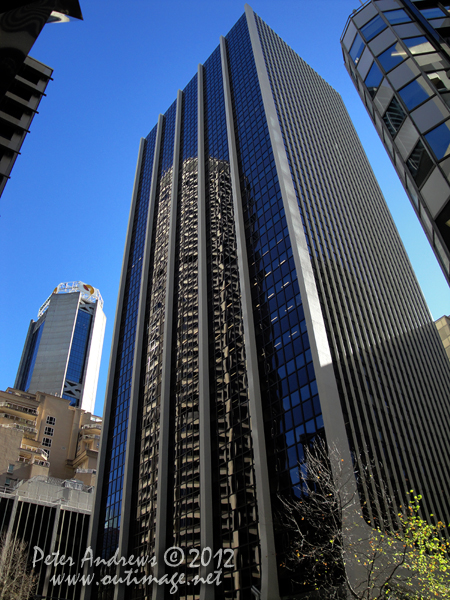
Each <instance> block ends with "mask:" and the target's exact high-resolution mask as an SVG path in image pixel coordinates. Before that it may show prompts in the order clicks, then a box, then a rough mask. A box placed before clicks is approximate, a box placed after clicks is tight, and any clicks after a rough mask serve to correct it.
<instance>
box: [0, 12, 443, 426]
mask: <svg viewBox="0 0 450 600" xmlns="http://www.w3.org/2000/svg"><path fill="white" fill-rule="evenodd" d="M80 4H81V7H82V10H83V14H84V21H72V22H70V23H66V24H53V25H47V26H46V27H45V28H44V30H43V32H42V33H41V36H40V37H39V39H38V41H37V42H36V44H35V45H34V47H33V49H32V51H31V56H33V58H36V59H37V60H40V61H41V62H43V63H45V64H47V65H49V66H50V67H52V68H53V69H54V73H53V79H54V81H52V82H50V84H49V86H48V88H47V97H45V98H43V100H42V102H41V105H40V107H39V114H38V115H37V116H36V117H35V119H34V121H33V123H32V125H31V133H29V134H28V136H27V138H26V140H25V143H24V145H23V147H22V154H21V156H19V158H18V160H17V162H16V165H15V167H14V169H13V172H12V178H11V180H10V181H9V182H8V184H7V185H6V189H5V191H4V193H3V196H2V197H1V198H0V256H1V259H0V261H1V263H0V269H1V273H2V279H3V290H4V291H3V293H2V295H1V300H0V302H1V306H0V389H2V390H4V389H6V388H7V387H9V386H11V387H12V386H13V385H14V380H15V376H16V371H17V367H18V364H19V361H20V356H21V352H22V348H23V343H24V341H25V336H26V332H27V329H28V325H29V322H30V320H31V319H36V317H37V311H38V308H39V306H40V305H41V304H42V302H43V301H44V300H45V299H46V298H47V296H48V295H49V294H50V293H51V292H52V290H53V289H54V288H55V287H56V286H57V285H58V284H59V283H61V282H64V281H76V280H81V281H84V282H85V283H89V284H91V285H93V286H94V287H97V288H99V289H100V292H101V294H102V296H103V298H104V301H105V304H104V311H105V313H106V316H107V325H106V335H105V344H104V349H103V357H102V367H101V372H100V380H99V387H98V393H97V402H96V410H95V412H96V414H100V415H101V414H102V412H103V400H104V395H105V389H106V379H107V373H108V363H109V352H110V345H111V338H112V331H113V325H114V315H115V310H116V301H117V291H118V285H119V278H120V270H121V264H122V256H123V248H124V243H125V234H126V228H127V221H128V214H129V207H130V200H131V192H132V187H133V181H134V173H135V168H136V159H137V152H138V146H139V139H140V138H141V137H145V136H146V135H147V134H148V132H149V131H150V130H151V129H152V127H153V126H154V125H155V123H156V121H157V118H158V115H159V113H164V112H165V111H166V109H167V108H168V107H169V105H170V104H171V103H172V102H173V100H174V99H175V97H176V93H177V90H178V89H179V88H180V89H182V88H184V87H185V85H186V84H187V83H188V82H189V80H190V79H191V78H192V76H193V75H194V74H195V72H196V70H197V65H198V63H200V62H204V61H205V60H206V59H207V58H208V56H209V55H210V54H211V52H212V51H213V50H214V48H215V47H216V46H217V45H218V43H219V38H220V35H226V33H227V32H228V31H229V30H230V29H231V27H232V26H233V24H234V23H235V22H236V21H237V20H238V18H239V17H240V16H241V14H242V13H243V11H244V3H243V2H241V1H237V0H195V2H187V1H186V0H165V2H164V3H163V2H156V1H155V0H127V1H126V2H125V1H124V0H108V2H105V1H104V0H80ZM251 6H252V8H253V9H254V10H255V12H257V13H258V14H259V15H260V17H261V18H262V19H264V21H266V22H267V23H268V25H269V26H271V27H272V29H274V30H275V31H276V32H277V33H278V34H279V35H280V36H281V37H282V38H283V39H284V40H285V41H286V42H287V43H288V44H289V45H290V46H291V47H292V48H293V49H294V50H295V51H296V52H297V53H298V54H300V56H302V58H304V59H305V60H306V62H308V63H309V64H310V65H311V66H312V67H313V68H314V69H315V70H316V71H317V72H318V73H319V74H320V75H321V76H322V77H323V78H324V79H326V80H327V81H328V82H329V83H330V84H331V85H332V86H333V87H334V88H335V89H336V90H337V91H338V92H339V93H340V94H341V96H342V98H343V100H344V102H345V104H346V106H347V109H348V111H349V113H350V116H351V118H352V120H353V122H354V124H355V127H356V129H357V132H358V134H359V136H360V138H361V141H362V143H363V146H364V148H365V150H366V153H367V155H368V157H369V160H370V162H371V164H372V167H373V170H374V172H375V175H376V176H377V178H378V181H379V184H380V187H381V189H382V191H383V193H384V195H385V198H386V201H387V203H388V205H389V208H390V210H391V212H392V214H393V217H394V220H395V222H396V225H397V228H398V230H399V232H400V235H401V237H402V239H403V242H404V244H405V247H406V249H407V252H408V254H409V256H410V260H411V262H412V265H413V267H414V270H415V272H416V275H417V278H418V280H419V283H420V285H421V287H422V290H423V293H424V295H425V298H426V300H427V302H428V305H429V307H430V311H431V313H432V315H433V318H434V319H437V318H439V317H440V316H442V315H443V314H450V290H449V287H448V285H447V284H446V282H445V280H444V277H443V275H442V273H441V271H440V268H439V266H438V264H437V261H436V259H435V257H434V254H433V253H432V251H431V249H430V247H429V245H428V242H427V241H426V238H425V235H424V233H423V232H422V229H421V226H420V225H419V223H418V221H417V218H416V217H415V214H414V212H413V209H412V208H411V206H410V203H409V200H408V198H407V196H406V194H405V192H404V191H403V187H402V185H401V184H400V182H399V180H398V177H397V175H396V173H395V171H394V169H393V167H392V165H391V163H390V160H389V158H388V157H387V154H386V152H385V150H384V148H383V146H382V145H381V142H380V141H379V138H378V135H377V134H376V132H375V129H374V127H373V125H372V123H371V121H370V119H369V117H368V115H367V113H366V111H365V109H364V107H363V105H362V103H361V101H360V99H359V97H358V95H357V93H356V91H355V89H354V87H353V84H352V83H351V80H350V78H349V76H348V74H347V72H346V70H345V68H344V64H343V60H342V53H341V50H340V44H339V40H340V36H341V34H342V31H343V29H344V27H345V24H346V21H347V18H348V16H349V15H350V14H351V12H352V10H353V9H357V8H358V7H359V6H360V3H359V1H358V0H338V2H336V0H316V1H315V2H311V1H310V0H292V1H291V0H278V1H277V2H274V1H273V0H270V1H268V0H255V1H254V2H253V3H252V4H251Z"/></svg>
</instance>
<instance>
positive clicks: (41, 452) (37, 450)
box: [19, 444, 48, 461]
mask: <svg viewBox="0 0 450 600" xmlns="http://www.w3.org/2000/svg"><path fill="white" fill-rule="evenodd" d="M20 450H23V451H24V452H25V453H30V454H31V455H38V456H41V457H42V458H43V459H44V461H46V460H47V458H48V452H47V450H44V448H38V447H37V446H28V444H20ZM19 460H20V458H19Z"/></svg>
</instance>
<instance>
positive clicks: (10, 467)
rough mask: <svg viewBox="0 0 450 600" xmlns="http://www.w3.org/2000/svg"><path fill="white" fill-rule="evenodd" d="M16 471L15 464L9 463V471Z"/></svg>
mask: <svg viewBox="0 0 450 600" xmlns="http://www.w3.org/2000/svg"><path fill="white" fill-rule="evenodd" d="M13 472H14V464H12V463H9V465H8V473H13Z"/></svg>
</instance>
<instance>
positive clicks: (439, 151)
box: [425, 121, 450, 160]
mask: <svg viewBox="0 0 450 600" xmlns="http://www.w3.org/2000/svg"><path fill="white" fill-rule="evenodd" d="M425 138H426V140H427V142H428V143H429V144H430V146H431V149H432V151H433V154H434V155H435V156H436V158H437V159H438V160H441V158H444V157H445V156H448V155H449V154H450V121H446V122H445V123H442V125H439V126H438V127H435V128H434V129H432V130H431V131H430V132H429V133H427V134H426V135H425Z"/></svg>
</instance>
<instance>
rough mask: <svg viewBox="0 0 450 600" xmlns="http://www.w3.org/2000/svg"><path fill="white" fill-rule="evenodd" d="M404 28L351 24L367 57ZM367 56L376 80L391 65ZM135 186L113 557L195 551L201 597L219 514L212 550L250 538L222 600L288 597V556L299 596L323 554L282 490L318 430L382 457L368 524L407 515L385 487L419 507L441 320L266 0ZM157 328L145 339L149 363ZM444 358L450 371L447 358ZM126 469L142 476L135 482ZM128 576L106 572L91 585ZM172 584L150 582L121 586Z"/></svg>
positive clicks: (238, 28) (187, 95)
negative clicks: (201, 560)
mask: <svg viewBox="0 0 450 600" xmlns="http://www.w3.org/2000/svg"><path fill="white" fill-rule="evenodd" d="M397 18H400V16H398V17H397ZM363 25H365V23H364V24H363ZM387 27H388V25H387V22H386V21H385V20H383V19H382V18H381V17H380V19H378V18H377V19H376V20H374V22H373V23H371V24H370V26H369V27H366V28H365V30H364V31H362V35H361V36H359V34H358V36H359V38H358V37H357V38H356V40H352V41H351V45H350V47H351V48H352V50H351V58H350V60H351V61H352V64H353V65H354V64H356V63H358V62H359V58H360V57H361V56H362V52H363V50H364V47H365V43H364V40H363V38H364V39H368V38H371V39H373V40H376V38H377V35H378V34H379V32H380V31H381V29H380V28H382V29H386V28H387ZM402 52H405V53H406V50H405V49H404V48H403V46H402ZM390 56H391V58H392V57H393V56H394V53H393V50H392V49H391V50H390ZM401 60H402V61H403V57H402V58H401ZM366 74H368V77H367V85H368V88H370V89H369V92H371V93H372V95H373V96H376V94H377V93H378V92H377V89H378V88H380V89H381V86H380V83H381V80H382V78H383V77H384V72H383V66H382V65H381V64H377V66H376V68H373V69H372V70H367V71H366ZM266 79H267V82H266ZM407 83H409V82H405V83H404V85H406V84H407ZM402 87H403V86H402ZM389 102H390V101H388V104H389ZM399 107H400V108H401V105H399ZM386 108H388V107H386ZM394 108H395V106H394V105H392V106H391V109H389V110H390V112H389V113H388V114H389V115H391V123H392V124H393V127H394V128H395V130H396V132H397V135H399V133H398V131H399V130H401V122H400V112H399V110H397V112H396V111H395V110H394ZM270 111H272V113H271V112H270ZM199 116H200V120H199ZM402 119H403V120H404V116H403V117H402ZM402 122H403V121H402ZM278 131H279V132H280V135H279V136H278V137H276V136H277V135H278ZM157 139H158V140H160V142H158V145H157V146H156V140H157ZM274 139H275V140H279V143H278V141H277V142H276V143H274ZM155 147H156V151H155ZM280 157H281V158H280ZM153 160H154V161H155V164H153ZM283 161H284V162H283ZM285 166H286V168H284V167H285ZM152 173H153V174H155V180H154V181H151V178H152V176H153V175H152ZM136 184H137V186H138V191H137V196H136V198H137V200H136V208H135V210H134V213H133V215H132V218H131V221H130V224H129V230H128V240H129V247H130V251H129V252H130V257H129V259H128V262H127V264H126V265H125V270H124V272H123V278H125V281H124V284H123V288H122V292H121V297H120V302H121V303H122V306H123V310H122V312H121V314H120V315H119V320H118V322H117V324H116V341H115V344H116V346H117V362H116V364H115V366H113V371H112V377H111V380H110V384H109V385H110V386H112V393H111V400H110V409H111V410H110V417H109V424H108V423H106V425H105V428H107V432H108V433H107V440H106V442H104V444H105V445H104V448H103V450H102V453H103V455H104V456H105V457H106V461H105V468H104V474H103V483H102V487H101V501H100V503H99V508H98V509H97V513H96V514H95V515H94V520H96V521H97V520H98V521H99V523H100V526H99V536H98V538H97V547H98V550H97V552H96V554H97V555H100V554H101V553H102V555H103V556H105V557H108V556H111V555H112V554H113V552H114V551H115V550H116V548H118V550H119V551H120V554H121V555H122V556H126V555H130V554H133V555H134V556H161V555H162V553H163V552H164V551H165V550H166V549H167V548H168V547H171V546H175V547H179V548H181V549H182V551H183V552H184V555H185V557H186V560H185V561H184V562H183V563H182V564H181V565H179V566H178V567H177V569H172V570H171V569H168V573H170V574H172V573H174V572H175V571H176V570H178V572H183V573H184V574H185V575H186V580H187V583H186V584H182V585H180V586H179V589H178V591H177V593H175V594H174V595H173V597H175V598H180V599H181V598H183V599H186V600H187V599H188V598H189V600H197V599H199V598H200V593H201V590H202V588H201V586H199V585H195V586H194V585H193V584H192V585H191V580H192V577H193V576H195V575H197V574H199V572H200V570H199V569H198V567H196V566H194V565H193V564H192V558H193V556H192V555H190V554H189V551H190V550H198V551H199V552H200V551H202V550H204V549H203V548H202V547H201V543H202V533H203V531H204V529H203V528H204V527H205V524H204V521H203V519H205V521H206V522H207V521H208V517H212V518H211V522H212V531H211V532H208V534H211V538H210V539H212V540H213V541H212V551H213V553H216V552H219V551H221V550H232V551H233V567H232V568H230V569H226V570H224V572H223V574H222V582H221V584H220V585H219V586H217V587H216V586H215V587H214V597H215V599H216V600H231V599H233V600H234V599H236V600H247V599H248V598H250V597H251V590H252V587H253V588H255V589H256V590H258V591H261V592H262V596H263V597H268V596H267V591H266V590H265V589H264V583H263V582H264V581H266V582H267V579H268V573H270V578H271V582H272V583H273V582H275V583H274V587H275V588H276V589H279V593H280V595H281V596H283V595H284V596H286V595H289V594H298V593H299V592H300V591H305V589H306V588H305V587H304V586H303V585H302V584H303V578H304V577H305V572H302V573H297V574H296V577H295V578H293V577H292V573H291V572H290V571H289V570H288V569H287V568H286V566H285V564H284V562H285V561H284V553H285V549H286V547H287V546H288V544H289V535H287V533H286V531H285V530H283V528H282V527H280V525H279V524H278V523H277V522H276V514H277V510H278V509H279V507H280V497H284V498H287V499H292V500H295V499H299V498H301V497H302V494H303V493H304V492H303V491H302V490H301V489H300V488H299V482H300V469H307V464H306V463H305V459H304V455H305V448H306V447H309V446H310V445H311V444H312V443H313V441H314V440H315V439H316V438H317V437H320V438H322V439H325V438H326V439H327V440H328V441H330V439H331V441H335V437H336V431H337V429H336V427H337V426H336V422H339V423H341V424H342V432H343V436H344V438H345V439H344V440H343V441H341V443H342V445H341V451H342V452H343V453H347V454H346V456H347V455H348V457H349V460H351V458H350V452H349V447H350V449H351V451H352V452H353V458H354V460H355V468H356V469H358V468H360V470H361V472H362V471H363V470H364V469H365V468H367V469H369V470H370V478H368V479H367V480H363V479H361V482H360V483H361V485H360V490H359V491H360V494H361V501H362V502H364V501H365V500H369V502H368V503H367V508H365V509H364V515H365V516H366V518H367V520H371V521H372V522H373V521H375V522H381V521H382V520H383V519H384V516H385V514H386V513H388V512H389V511H388V509H387V507H379V506H375V505H374V504H373V503H371V502H370V499H371V497H372V495H371V492H372V491H373V488H374V487H375V486H376V485H377V484H380V483H381V482H382V481H383V482H387V485H389V486H390V488H389V489H390V492H391V493H392V497H393V499H394V502H398V503H400V502H401V501H402V499H403V494H404V493H405V492H406V490H407V489H408V490H409V488H410V487H411V485H416V484H417V489H419V488H421V489H422V488H426V487H427V486H428V485H429V482H430V479H429V478H428V479H427V475H426V473H425V472H424V464H425V462H424V455H423V453H422V452H421V449H420V448H418V447H416V446H415V445H414V446H413V447H411V440H410V437H409V433H408V431H407V429H408V428H407V427H406V425H405V424H406V423H410V422H413V425H412V428H413V430H414V435H418V436H420V435H423V432H421V431H420V428H419V425H420V423H419V420H418V419H417V418H416V417H415V416H414V411H415V410H416V412H417V414H419V412H420V411H419V410H418V408H419V407H420V409H423V410H428V409H426V407H425V406H424V401H423V400H422V396H423V394H425V395H426V394H428V396H427V398H429V396H430V395H431V396H433V395H434V396H438V395H439V394H442V391H443V387H442V384H441V383H439V382H436V381H434V380H433V381H431V380H430V378H429V376H428V375H427V369H429V367H430V364H431V363H427V364H426V365H425V366H422V365H421V364H420V361H419V349H420V348H422V343H423V342H424V340H425V343H426V344H428V347H429V350H430V356H431V355H433V353H434V354H436V353H438V350H437V347H438V344H439V348H440V345H441V343H440V340H439V342H438V343H437V342H436V340H434V338H433V334H432V331H431V329H432V328H433V327H434V324H433V323H432V322H430V319H429V314H428V311H427V308H426V305H425V302H424V300H423V298H422V296H421V294H420V290H419V289H418V287H417V285H416V283H415V280H414V275H413V272H412V270H411V266H410V265H409V262H408V259H407V257H406V255H405V252H404V249H403V248H402V246H401V242H400V241H399V239H398V234H397V232H396V229H395V227H394V225H393V222H392V219H391V218H390V215H389V213H388V210H387V207H386V205H385V203H384V199H383V198H382V196H381V193H380V191H379V188H378V186H377V184H376V181H375V180H374V178H373V174H372V171H371V169H370V166H369V164H368V162H367V159H366V158H365V155H364V153H363V151H362V148H361V145H360V143H359V140H358V138H357V136H356V133H355V131H354V129H353V127H352V125H351V122H350V120H349V118H348V115H347V113H346V111H345V108H344V106H343V104H342V101H341V99H340V97H339V95H338V94H337V93H336V92H335V91H334V90H333V89H332V88H331V87H330V86H329V85H328V84H327V83H326V82H325V81H323V79H321V78H320V77H319V75H317V73H315V72H314V71H313V70H312V69H311V68H310V67H309V66H308V65H306V63H304V61H302V60H301V59H300V58H299V57H298V56H297V55H296V54H295V53H294V52H293V51H292V50H291V49H290V48H289V47H288V46H287V45H286V44H285V43H284V42H283V41H282V40H281V39H280V38H279V37H278V36H276V34H275V33H274V32H273V31H271V30H270V28H269V27H268V26H267V25H265V23H264V22H263V21H261V20H260V19H259V18H258V17H257V16H256V15H254V13H253V12H252V11H251V9H250V8H249V7H247V8H246V14H245V15H244V16H243V17H242V18H241V19H240V20H239V21H238V22H237V23H236V25H235V26H234V27H233V28H232V30H231V31H230V32H229V33H228V34H227V36H226V37H225V38H223V40H222V41H221V44H220V46H219V47H218V48H216V49H215V51H214V52H213V53H212V54H211V56H210V57H209V58H208V60H207V61H206V62H205V63H204V65H202V66H200V67H199V72H198V74H197V75H196V76H195V77H194V78H193V79H192V80H191V81H190V82H189V83H188V85H187V86H186V87H185V89H184V90H183V91H182V92H179V95H178V99H177V101H176V102H175V103H174V104H173V105H172V106H171V107H170V108H169V109H168V111H167V112H166V113H165V114H164V116H163V117H161V118H160V121H159V125H158V127H157V128H155V129H154V130H153V131H152V133H151V134H150V135H149V137H148V138H147V140H146V143H145V148H144V155H143V158H142V164H141V167H140V170H139V171H138V174H137V178H136ZM289 190H292V195H290V191H289ZM153 192H154V196H153ZM149 197H151V198H154V206H153V208H152V205H151V210H148V198H149ZM152 202H153V200H152ZM202 211H204V213H205V214H204V215H203V213H202ZM293 212H295V218H296V219H297V220H298V221H295V222H294V220H293V219H294V217H293V216H292V213H293ZM203 216H204V217H205V223H206V226H205V231H206V233H205V232H204V230H203V229H202V217H203ZM149 217H150V221H148V222H147V219H148V218H149ZM295 223H299V227H298V228H297V227H296V225H295ZM145 230H147V231H148V232H151V239H150V238H149V239H148V240H147V241H148V255H145V256H144V253H143V247H144V243H145ZM149 235H150V233H149ZM203 238H205V239H203ZM203 242H204V245H203ZM302 244H304V248H303V245H302ZM202 248H204V249H206V250H205V251H204V252H205V254H206V256H203V255H202V254H201V252H202V250H201V249H202ZM303 250H304V251H303ZM144 264H145V268H146V269H147V271H146V272H145V275H146V276H148V278H147V289H146V290H145V294H143V295H142V297H141V298H140V299H139V287H140V284H141V280H142V275H143V271H142V269H143V265H144ZM205 264H206V269H205V271H206V280H204V279H203V278H202V276H201V273H203V270H202V266H203V265H205ZM305 273H310V275H311V276H310V277H309V275H305ZM133 277H134V279H133ZM200 282H201V285H200ZM141 289H143V288H142V286H141ZM205 297H206V298H207V305H208V308H207V311H206V313H203V312H202V311H201V306H202V302H201V300H202V299H203V298H205ZM139 306H140V308H139ZM138 309H139V310H140V313H139V314H140V315H142V314H144V317H143V320H142V323H143V325H142V331H141V330H140V331H139V332H137V331H136V326H137V312H138ZM205 315H206V316H205ZM318 323H320V327H322V329H320V332H321V333H318V332H319V329H318V328H319V325H318ZM205 330H206V331H207V349H206V353H207V360H206V362H205V361H203V360H202V361H201V360H200V355H201V354H202V352H201V350H204V348H202V343H201V340H202V339H204V338H203V337H202V334H203V333H204V331H205ZM137 333H139V334H140V333H142V334H143V340H144V341H143V348H142V353H141V355H139V356H137V357H136V360H137V361H138V362H139V364H133V351H134V348H135V340H136V334H137ZM436 335H437V334H436ZM406 338H407V339H408V346H405V347H403V346H402V340H403V339H406ZM433 340H434V341H433ZM435 342H436V343H435ZM165 346H166V347H165ZM138 347H139V346H138ZM325 356H327V357H328V359H327V360H328V362H326V361H325V359H324V357H325ZM426 360H431V359H429V358H425V361H426ZM438 362H439V359H438ZM439 369H440V372H441V373H442V377H443V380H445V379H446V380H447V381H449V383H450V373H449V366H448V361H447V359H446V357H445V361H444V359H442V360H441V362H440V363H439ZM205 372H206V373H207V375H208V377H207V378H206V379H207V380H208V381H209V388H208V389H207V390H206V392H205V391H204V390H203V387H202V382H203V381H205V377H204V375H205ZM412 379H415V380H417V379H419V380H420V382H419V383H418V387H417V390H415V389H413V388H412V387H411V385H410V381H411V380H412ZM132 386H133V389H134V390H135V391H136V390H137V392H136V394H134V395H133V398H130V389H131V387H132ZM440 386H441V387H440ZM322 390H325V393H322ZM204 394H206V405H207V406H208V408H209V409H210V416H208V418H206V417H205V415H204V414H203V413H202V409H201V407H203V406H205V404H204V403H203V401H204V400H205V398H204V396H203V395H204ZM130 401H131V407H130ZM427 401H428V400H427ZM135 412H136V414H137V418H136V419H134V417H133V416H131V417H129V414H131V415H134V413H135ZM427 416H429V414H428V413H427ZM128 418H129V421H128V425H127V419H128ZM339 426H340V425H339ZM127 427H128V429H127ZM441 429H442V427H441ZM205 432H206V433H207V434H208V435H207V436H206V438H205V436H204V435H203V434H204V433H205ZM127 436H128V438H129V447H130V448H132V451H133V452H134V455H131V456H134V458H133V459H132V460H131V462H130V461H127V457H126V456H125V454H124V452H125V443H126V441H127ZM204 439H206V440H210V441H205V446H203V445H202V444H203V442H202V441H201V440H204ZM166 440H168V442H167V443H166ZM261 440H262V442H261ZM426 443H429V440H428V439H427V441H426ZM406 447H407V448H408V451H407V452H403V451H401V450H400V449H401V448H406ZM130 452H131V450H130ZM386 457H388V459H387V458H386ZM209 462H210V465H211V467H210V472H209V471H208V472H206V473H205V471H204V470H202V467H203V466H204V465H205V464H209ZM125 468H126V469H127V472H126V474H125V476H126V480H127V481H131V488H132V490H131V493H128V492H129V490H128V489H127V490H125V491H124V493H122V486H123V477H124V469H125ZM443 468H444V464H443V463H442V462H441V463H439V465H437V466H436V470H435V473H433V477H434V478H435V481H441V480H440V479H439V478H440V477H441V475H442V471H443ZM265 473H267V484H265V483H264V485H263V484H262V483H261V482H263V481H265V480H264V474H265ZM405 474H406V475H405ZM202 477H207V479H208V481H204V480H203V479H202ZM405 477H406V478H407V479H406V482H407V483H406V482H405ZM209 483H210V484H211V485H210V486H209V487H208V485H209ZM207 484H208V485H207ZM264 486H265V487H264ZM406 486H407V487H406ZM205 489H208V490H209V491H208V492H205V494H209V496H208V497H206V500H205V501H203V502H202V500H201V499H202V498H205V496H202V493H203V492H204V490H205ZM437 504H439V502H437ZM442 506H443V504H441V505H439V509H441V508H442ZM210 507H211V508H210ZM208 511H210V512H211V513H212V514H210V513H209V512H208ZM436 512H438V511H436ZM125 517H127V519H128V517H129V522H130V527H129V535H128V531H122V532H121V533H122V535H121V536H120V539H121V540H122V541H121V542H120V543H121V545H119V533H120V527H121V523H122V521H123V518H125ZM268 530H271V532H272V534H273V535H272V537H270V535H268ZM267 540H270V541H269V546H268V547H267V546H265V544H267ZM159 567H160V566H159V565H158V568H159ZM273 567H274V568H273ZM150 572H151V571H150V569H149V568H147V569H146V568H143V569H141V570H140V571H139V574H140V575H143V574H147V575H148V574H149V573H150ZM158 572H159V573H160V574H161V573H162V571H158ZM264 578H266V580H265V579H264ZM267 585H268V584H267ZM203 589H204V588H203ZM112 591H113V588H112V586H111V587H109V588H108V587H101V586H98V588H96V589H94V590H92V595H93V596H95V597H97V598H102V599H106V598H109V597H110V595H111V593H112ZM124 594H126V596H125V595H124ZM265 594H266V595H265ZM155 596H156V588H155V589H153V587H152V585H151V584H142V585H136V586H132V587H131V588H130V587H128V588H127V589H126V590H124V591H119V592H118V597H120V598H122V597H126V598H132V599H133V600H140V599H142V600H144V599H145V600H149V599H150V598H151V599H152V600H154V599H155Z"/></svg>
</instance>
